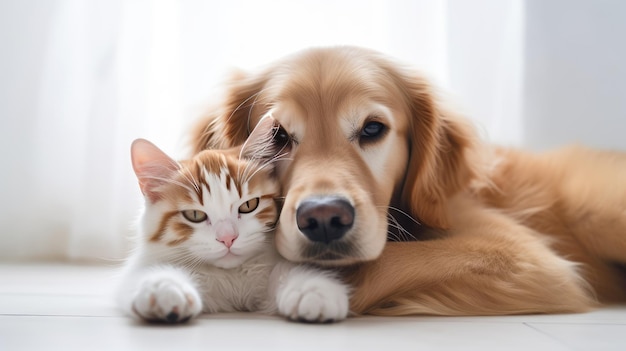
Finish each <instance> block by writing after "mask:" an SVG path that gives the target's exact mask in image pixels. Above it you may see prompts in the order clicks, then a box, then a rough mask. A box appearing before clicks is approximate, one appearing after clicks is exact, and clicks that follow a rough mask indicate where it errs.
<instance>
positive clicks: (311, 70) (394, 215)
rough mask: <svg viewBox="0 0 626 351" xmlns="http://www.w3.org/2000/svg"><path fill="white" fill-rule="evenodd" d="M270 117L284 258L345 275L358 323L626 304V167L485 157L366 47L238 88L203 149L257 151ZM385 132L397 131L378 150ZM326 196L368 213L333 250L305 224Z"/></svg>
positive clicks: (559, 158) (575, 156) (433, 101)
mask: <svg viewBox="0 0 626 351" xmlns="http://www.w3.org/2000/svg"><path fill="white" fill-rule="evenodd" d="M261 118H273V119H275V120H276V123H277V124H280V125H281V126H282V127H283V128H284V130H285V131H286V133H288V134H289V136H288V139H289V140H288V141H287V142H286V145H284V146H285V147H284V148H283V149H282V150H281V154H280V155H278V157H280V158H281V159H282V161H280V162H279V165H278V167H277V169H278V173H279V176H280V179H281V181H282V184H283V193H284V195H285V202H284V207H283V209H282V213H281V216H280V221H279V226H278V229H277V234H276V235H277V240H276V241H277V245H278V249H279V251H280V252H281V254H282V255H284V256H285V257H286V258H288V259H290V260H292V261H300V262H303V261H304V262H312V263H316V264H322V265H326V266H335V267H339V269H341V270H342V271H343V272H344V273H345V278H346V280H348V281H349V282H350V283H351V284H352V285H353V286H354V292H353V296H352V299H351V310H352V311H353V312H355V313H357V314H363V313H370V314H380V315H406V314H421V313H426V314H445V315H464V314H473V315H490V314H518V313H551V312H574V311H583V310H587V309H589V308H591V307H593V306H596V305H597V304H598V302H614V301H624V300H625V299H626V274H625V270H624V267H625V266H624V264H625V263H626V155H624V154H621V153H608V152H598V151H591V150H588V149H584V148H582V147H570V148H565V149H561V150H558V151H554V152H550V153H544V154H531V153H526V152H522V151H517V150H509V149H500V148H496V147H491V146H487V145H484V144H482V143H480V142H479V140H477V138H476V135H475V133H474V131H473V129H472V128H471V126H470V125H469V124H468V122H467V121H466V120H464V119H463V118H461V117H460V116H457V115H455V113H454V112H452V111H449V110H448V109H446V106H445V105H444V104H442V103H441V102H440V101H439V100H438V99H437V97H436V95H435V93H434V92H433V88H432V87H431V85H430V84H429V83H428V82H427V81H426V80H425V79H424V78H422V77H421V76H420V75H419V74H417V73H415V72H412V71H410V70H408V69H406V68H404V67H402V66H400V65H399V64H397V63H395V62H394V61H392V60H390V59H388V58H386V57H384V56H383V55H381V54H379V53H376V52H373V51H370V50H366V49H360V48H352V47H340V48H321V49H311V50H307V51H304V52H301V53H298V54H296V55H294V56H290V57H287V58H285V59H283V60H281V61H279V62H276V63H274V64H272V65H270V66H269V67H267V68H265V69H264V70H262V71H260V72H258V73H256V74H249V75H247V74H238V75H236V76H234V77H233V78H232V80H231V82H230V85H229V87H228V88H227V96H226V97H225V98H224V99H223V101H222V103H221V104H220V105H219V106H217V108H215V109H213V110H212V112H211V114H210V115H208V116H207V117H206V119H203V120H202V121H200V122H199V124H198V128H197V130H196V131H195V134H194V135H193V140H192V143H193V147H194V151H196V152H197V151H200V150H202V149H205V148H225V147H231V146H234V145H239V144H242V143H244V142H245V141H246V138H247V137H248V134H249V131H250V130H251V129H252V128H253V127H254V125H256V124H257V123H258V122H259V120H260V119H261ZM371 122H377V123H382V124H383V125H384V126H385V127H384V128H385V129H384V132H383V133H381V135H378V136H377V137H375V138H368V137H364V136H363V133H364V132H363V131H364V128H365V126H366V125H368V123H371ZM283 137H284V135H283ZM283 139H285V138H283ZM318 195H333V196H334V195H338V196H341V197H343V198H346V199H348V200H349V201H350V203H351V204H352V205H353V206H354V207H355V213H356V215H355V223H354V226H353V228H352V229H351V230H350V232H349V233H348V234H347V235H346V237H345V238H344V239H342V240H341V241H340V242H338V243H334V242H333V243H331V244H329V245H327V246H324V247H320V246H319V245H318V244H315V243H311V242H310V241H309V240H308V239H307V238H306V237H305V236H304V235H302V233H301V232H300V231H299V229H298V227H297V224H296V220H295V216H296V214H295V212H296V208H297V206H298V205H299V204H300V202H301V201H302V200H303V199H305V198H307V197H310V196H318Z"/></svg>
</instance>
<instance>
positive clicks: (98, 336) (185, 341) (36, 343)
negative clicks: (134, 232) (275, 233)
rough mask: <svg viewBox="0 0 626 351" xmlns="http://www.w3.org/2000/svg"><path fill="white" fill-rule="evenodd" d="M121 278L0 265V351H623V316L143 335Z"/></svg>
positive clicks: (232, 317)
mask: <svg viewBox="0 0 626 351" xmlns="http://www.w3.org/2000/svg"><path fill="white" fill-rule="evenodd" d="M114 272H115V271H114V270H112V269H110V268H104V267H89V266H67V265H9V264H3V265H0V350H2V351H4V350H116V351H117V350H151V351H152V350H174V349H179V350H186V351H187V350H228V351H233V350H289V351H295V350H316V351H328V350H359V351H361V350H387V349H389V350H393V351H399V350H481V351H489V350H533V351H538V350H594V351H595V350H622V351H623V350H626V306H622V307H612V308H607V309H602V310H598V311H594V312H591V313H586V314H576V315H552V316H510V317H429V316H424V317H407V318H377V317H366V318H354V319H350V320H347V321H344V322H342V323H338V324H331V325H307V324H298V323H290V322H287V321H284V320H282V319H280V318H276V317H268V316H262V315H257V314H244V313H241V314H221V315H205V316H203V317H202V318H200V319H199V320H197V321H196V322H194V323H190V324H187V325H182V326H165V325H143V324H139V323H135V322H133V321H131V320H130V319H128V318H125V317H124V316H122V315H121V314H120V313H119V312H118V311H117V310H116V308H115V305H114V303H113V302H112V301H111V299H110V298H109V297H108V291H109V290H110V287H111V277H112V275H113V274H114Z"/></svg>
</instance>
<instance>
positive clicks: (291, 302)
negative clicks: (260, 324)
mask: <svg viewBox="0 0 626 351" xmlns="http://www.w3.org/2000/svg"><path fill="white" fill-rule="evenodd" d="M306 273H310V272H306ZM306 273H305V274H302V272H300V274H298V272H291V274H289V276H288V277H286V279H285V280H286V281H284V282H283V284H282V286H281V288H279V290H278V291H277V296H276V298H277V301H276V302H277V304H278V312H279V313H280V314H281V315H283V316H285V317H287V318H289V319H291V320H296V321H304V322H333V321H340V320H343V319H345V318H346V317H347V316H348V308H349V302H348V298H349V296H348V288H347V286H346V285H345V284H343V283H341V282H340V281H339V280H337V279H335V278H333V277H332V276H329V275H324V274H316V275H311V274H306Z"/></svg>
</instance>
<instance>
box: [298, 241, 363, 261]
mask: <svg viewBox="0 0 626 351" xmlns="http://www.w3.org/2000/svg"><path fill="white" fill-rule="evenodd" d="M359 256H360V255H359V253H358V250H357V249H356V248H355V246H354V245H353V244H352V243H351V242H349V241H343V240H342V241H332V242H330V243H327V244H326V243H309V244H307V245H306V246H304V247H303V248H302V249H301V252H300V257H302V258H303V259H304V260H306V261H307V262H311V263H316V264H323V265H345V264H347V263H352V262H355V261H358V260H359V259H358V257H359Z"/></svg>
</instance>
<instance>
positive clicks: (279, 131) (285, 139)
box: [273, 126, 291, 148]
mask: <svg viewBox="0 0 626 351" xmlns="http://www.w3.org/2000/svg"><path fill="white" fill-rule="evenodd" d="M274 128H275V131H274V139H273V142H274V145H275V146H278V147H280V148H285V147H287V146H289V144H291V136H290V135H289V133H287V131H286V130H285V129H284V128H283V127H282V126H276V127H274Z"/></svg>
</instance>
